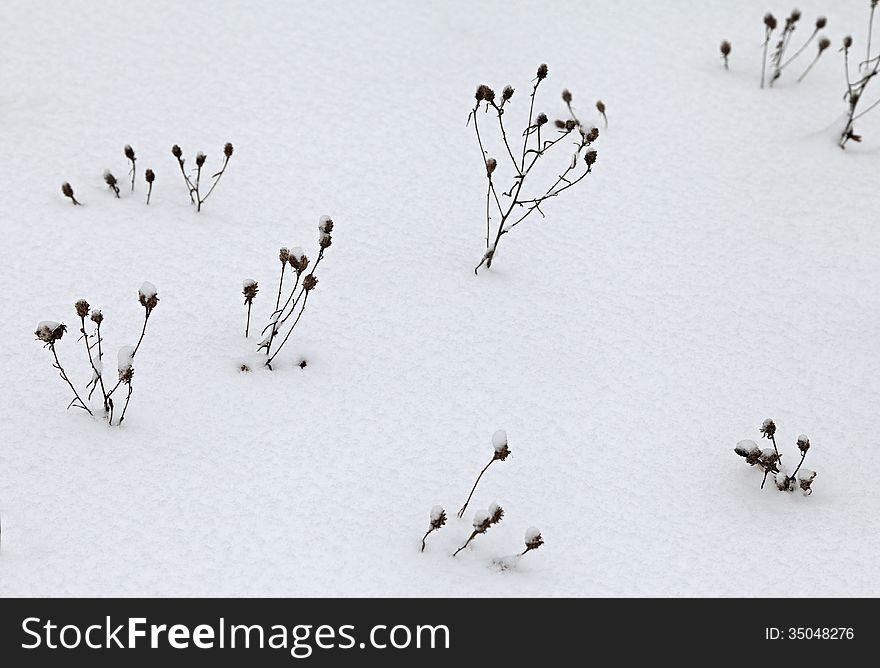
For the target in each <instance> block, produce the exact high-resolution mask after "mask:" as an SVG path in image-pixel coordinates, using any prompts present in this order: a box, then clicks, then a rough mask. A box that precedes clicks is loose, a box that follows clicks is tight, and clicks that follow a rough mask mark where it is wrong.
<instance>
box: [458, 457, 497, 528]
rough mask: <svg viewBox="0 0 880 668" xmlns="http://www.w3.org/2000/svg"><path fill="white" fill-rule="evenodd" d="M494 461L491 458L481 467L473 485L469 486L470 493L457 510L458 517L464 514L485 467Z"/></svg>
mask: <svg viewBox="0 0 880 668" xmlns="http://www.w3.org/2000/svg"><path fill="white" fill-rule="evenodd" d="M494 461H495V459H494V458H493V459H492V461H490V462H489V463H488V464H486V465H485V466H484V467H483V470H482V471H480V475H478V476H477V480H476V482H474V486H473V487H471V493H470V494H468V498H467V501H465V502H464V505H463V506H462V507H461V510H459V511H458V516H459V517H462V516H463V515H464V511H465V510H467V507H468V504H469V503H470V502H471V497H472V496H473V495H474V490H476V489H477V484H478V483H479V482H480V478H482V477H483V474H484V473H485V472H486V469H488V468H489V467H490V466H492V462H494Z"/></svg>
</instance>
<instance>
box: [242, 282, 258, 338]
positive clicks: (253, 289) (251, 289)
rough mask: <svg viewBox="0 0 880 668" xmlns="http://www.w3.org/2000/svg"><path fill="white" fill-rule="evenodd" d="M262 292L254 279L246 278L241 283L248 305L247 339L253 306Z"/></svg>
mask: <svg viewBox="0 0 880 668" xmlns="http://www.w3.org/2000/svg"><path fill="white" fill-rule="evenodd" d="M259 291H260V286H259V285H257V282H256V281H255V280H254V279H252V278H246V279H244V280H243V281H242V283H241V294H243V295H244V303H245V305H247V321H246V322H245V325H244V335H245V338H247V335H248V332H249V331H250V328H251V306H252V305H253V303H254V297H256V296H257V293H258V292H259Z"/></svg>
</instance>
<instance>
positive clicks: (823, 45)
mask: <svg viewBox="0 0 880 668" xmlns="http://www.w3.org/2000/svg"><path fill="white" fill-rule="evenodd" d="M829 46H831V40H830V39H828V38H827V37H822V38H820V39H819V53H822V52H823V51H824V50H825V49H827V48H828V47H829Z"/></svg>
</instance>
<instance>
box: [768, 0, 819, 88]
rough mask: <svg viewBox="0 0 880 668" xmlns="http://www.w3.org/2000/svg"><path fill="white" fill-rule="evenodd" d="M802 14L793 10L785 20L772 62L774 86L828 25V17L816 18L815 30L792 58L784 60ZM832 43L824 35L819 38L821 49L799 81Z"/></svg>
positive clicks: (801, 79) (771, 83)
mask: <svg viewBox="0 0 880 668" xmlns="http://www.w3.org/2000/svg"><path fill="white" fill-rule="evenodd" d="M800 18H801V14H800V12H799V11H798V10H796V9H795V10H792V13H791V15H790V16H789V17H788V18H787V19H786V20H785V26H784V28H783V30H782V36H781V37H780V39H779V42H778V44H777V45H776V51H774V54H773V58H772V62H773V76H772V78H771V79H770V85H771V86H773V84H774V82H775V81H776V80H777V79H779V77H780V76H782V71H783V70H784V69H785V68H786V67H788V66H789V65H790V64H791V63H792V62H794V61H795V60H796V59H797V57H798V56H800V55H801V54H802V53H803V52H804V51H805V50H806V49H807V47H808V46H809V45H810V44H812V43H813V40H814V39H815V38H816V36H817V35H818V34H819V31H820V30H822V29H823V28H824V27H825V26H826V25H828V19H826V18H825V17H824V16H820V17H819V18H817V19H816V23H815V24H814V26H813V31H812V32H811V33H810V35H809V37H807V39H806V41H805V42H804V43H803V44H802V45H801V46H800V48H799V49H798V50H797V51H795V53H794V55H792V56H791V57H790V58H788V59H786V60H783V57H784V55H785V50H786V49H787V48H788V44H789V41H790V40H791V35H792V33H793V32H794V30H795V26H796V24H797V22H798V21H799V20H800ZM830 45H831V41H830V40H829V39H828V38H826V37H823V38H821V39H820V40H819V50H818V51H817V52H816V56H815V58H813V60H812V62H811V63H810V65H809V66H808V67H807V69H806V70H805V71H804V72H803V74H801V76H800V77H798V81H799V82H800V81H803V79H804V77H805V76H807V73H808V72H809V71H810V70H811V69H812V68H813V65H815V64H816V62H817V61H818V60H819V57H820V56H821V55H822V53H823V52H824V51H825V49H827V48H828V47H829V46H830Z"/></svg>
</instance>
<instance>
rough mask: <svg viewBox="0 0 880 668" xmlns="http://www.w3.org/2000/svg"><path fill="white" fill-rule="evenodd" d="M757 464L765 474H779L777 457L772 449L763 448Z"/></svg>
mask: <svg viewBox="0 0 880 668" xmlns="http://www.w3.org/2000/svg"><path fill="white" fill-rule="evenodd" d="M758 464H759V465H760V466H761V468H762V469H763V470H764V471H765V472H769V473H779V466H778V464H779V455H777V454H776V451H775V450H773V448H764V449H763V450H762V451H761V456H760V457H759V458H758Z"/></svg>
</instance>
